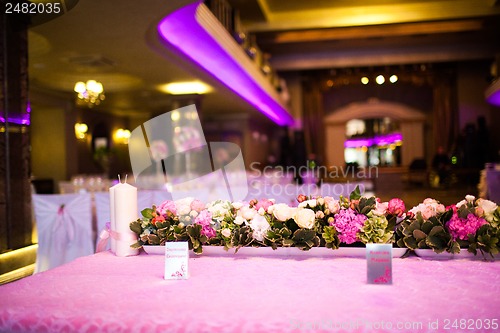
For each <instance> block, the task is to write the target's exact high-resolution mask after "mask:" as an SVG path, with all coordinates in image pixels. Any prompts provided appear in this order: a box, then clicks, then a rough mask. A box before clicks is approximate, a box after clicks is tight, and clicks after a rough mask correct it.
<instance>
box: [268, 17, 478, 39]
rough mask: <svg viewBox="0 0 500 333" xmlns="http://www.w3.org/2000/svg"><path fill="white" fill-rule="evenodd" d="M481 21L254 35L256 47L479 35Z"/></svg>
mask: <svg viewBox="0 0 500 333" xmlns="http://www.w3.org/2000/svg"><path fill="white" fill-rule="evenodd" d="M483 28H484V24H483V21H482V20H459V21H447V22H423V23H405V24H394V25H383V26H381V25H379V26H364V27H347V28H332V29H312V30H297V31H284V32H272V33H261V34H258V43H259V45H267V44H286V43H307V42H322V41H333V40H346V39H366V38H387V37H395V36H412V35H424V34H425V35H429V34H444V33H460V32H470V31H480V30H481V29H483Z"/></svg>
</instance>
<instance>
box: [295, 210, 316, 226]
mask: <svg viewBox="0 0 500 333" xmlns="http://www.w3.org/2000/svg"><path fill="white" fill-rule="evenodd" d="M293 219H294V221H295V223H297V225H298V226H299V227H301V228H303V229H312V228H313V227H314V222H315V220H316V214H315V213H314V211H313V210H312V209H309V208H302V209H297V211H296V213H295V216H294V217H293Z"/></svg>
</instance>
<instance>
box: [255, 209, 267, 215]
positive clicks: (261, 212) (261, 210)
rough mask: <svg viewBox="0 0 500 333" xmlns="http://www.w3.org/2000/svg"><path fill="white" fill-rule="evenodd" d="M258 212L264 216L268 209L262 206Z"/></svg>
mask: <svg viewBox="0 0 500 333" xmlns="http://www.w3.org/2000/svg"><path fill="white" fill-rule="evenodd" d="M257 213H259V214H260V215H261V216H264V214H265V213H266V210H265V209H264V207H260V208H259V210H258V211H257Z"/></svg>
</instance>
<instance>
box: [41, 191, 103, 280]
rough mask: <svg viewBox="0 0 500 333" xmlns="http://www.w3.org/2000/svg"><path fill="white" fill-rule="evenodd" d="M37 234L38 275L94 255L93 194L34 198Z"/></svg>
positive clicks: (48, 195)
mask: <svg viewBox="0 0 500 333" xmlns="http://www.w3.org/2000/svg"><path fill="white" fill-rule="evenodd" d="M32 200H33V207H34V213H35V221H36V228H37V233H38V251H37V258H36V263H35V273H39V272H43V271H45V270H48V269H51V268H54V267H57V266H60V265H63V264H65V263H67V262H70V261H72V260H74V259H76V258H78V257H82V256H86V255H90V254H93V253H94V244H93V237H92V205H91V197H90V194H33V195H32Z"/></svg>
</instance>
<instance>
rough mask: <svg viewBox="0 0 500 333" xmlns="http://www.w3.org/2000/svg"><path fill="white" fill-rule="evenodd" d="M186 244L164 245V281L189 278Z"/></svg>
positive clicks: (187, 248) (167, 243) (169, 243)
mask: <svg viewBox="0 0 500 333" xmlns="http://www.w3.org/2000/svg"><path fill="white" fill-rule="evenodd" d="M188 262H189V246H188V242H166V243H165V277H164V278H165V280H185V279H187V278H188V277H189V271H188Z"/></svg>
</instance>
